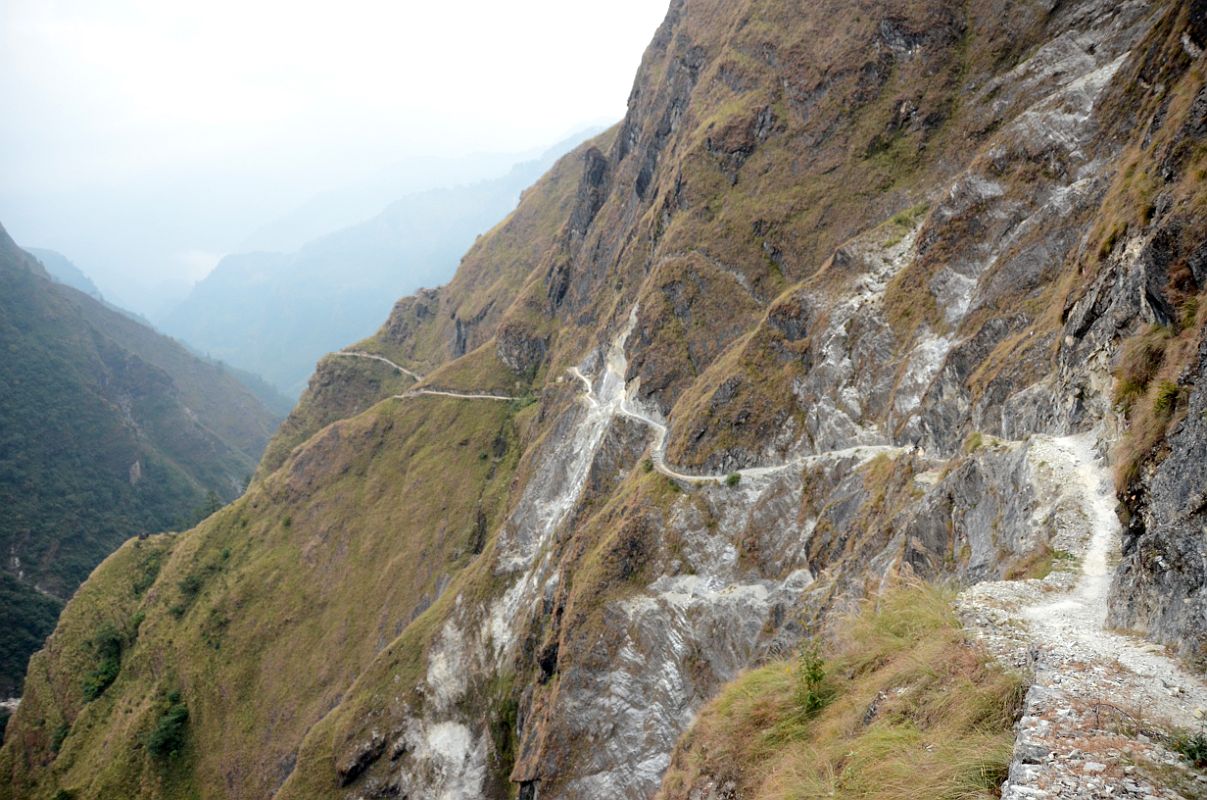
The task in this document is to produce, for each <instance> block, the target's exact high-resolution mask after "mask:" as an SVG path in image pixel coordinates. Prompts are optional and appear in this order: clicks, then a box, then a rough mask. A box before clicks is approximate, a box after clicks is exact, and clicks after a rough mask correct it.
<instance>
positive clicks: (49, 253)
mask: <svg viewBox="0 0 1207 800" xmlns="http://www.w3.org/2000/svg"><path fill="white" fill-rule="evenodd" d="M25 252H27V253H29V254H30V255H32V256H33V257H34V258H36V259H38V261H40V262H41V263H42V266H43V267H45V268H46V271H47V272H49V273H50V277H52V278H54V279H55V280H56V281H58V282H59V283H61V284H64V285H65V286H70V287H71V288H72V289H78V290H79V291H81V292H83V293H84V294H86V295H89V296H91V297H94V298H96V299H97V300H104V296H103V295H101V290H100V289H98V288H97V287H96V284H95V283H93V282H92V279H91V278H89V277H88V276H87V275H86V274H84V271H83V270H82V269H80V268H79V267H77V266H76V265H75V264H74V263H72V262H71V260H70V259H68V258H67V256H65V255H63V254H62V253H60V252H58V251H57V250H47V249H45V248H41V247H27V248H25Z"/></svg>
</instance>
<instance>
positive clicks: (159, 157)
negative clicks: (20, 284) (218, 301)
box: [0, 0, 668, 299]
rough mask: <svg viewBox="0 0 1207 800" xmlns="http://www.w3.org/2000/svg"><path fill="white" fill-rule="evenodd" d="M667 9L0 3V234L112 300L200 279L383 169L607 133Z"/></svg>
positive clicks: (562, 1)
mask: <svg viewBox="0 0 1207 800" xmlns="http://www.w3.org/2000/svg"><path fill="white" fill-rule="evenodd" d="M667 5H668V0H608V2H598V1H596V2H590V3H588V2H581V1H580V0H509V1H508V2H499V0H462V1H461V2H449V1H447V0H446V1H445V2H436V1H435V0H432V1H430V2H414V1H413V0H394V1H393V2H390V1H388V0H340V2H325V3H317V2H307V1H306V0H207V2H189V3H185V2H177V1H176V0H103V2H98V0H0V108H3V109H4V124H3V126H0V174H2V175H3V180H2V181H0V223H3V224H4V225H5V227H6V228H8V230H9V233H10V234H12V235H13V237H14V238H15V239H17V241H18V242H19V243H21V244H24V245H27V246H40V247H49V248H53V249H58V250H61V251H63V252H64V253H65V254H66V255H68V257H70V258H72V259H73V260H75V261H77V263H79V264H80V266H82V267H84V268H85V269H86V270H89V271H92V272H93V273H95V275H94V277H95V278H96V279H97V280H98V282H99V283H100V284H101V288H102V290H106V289H107V290H108V291H109V293H110V294H117V295H119V296H120V295H122V294H123V293H125V294H128V295H129V296H131V297H133V296H134V295H137V294H138V293H139V291H140V289H139V288H138V286H136V284H147V283H150V282H154V281H156V280H161V279H167V278H176V279H184V278H187V279H188V280H195V279H196V278H198V277H199V276H200V275H202V274H204V272H205V270H206V269H207V268H208V267H209V266H210V265H211V264H212V261H213V258H214V257H216V255H217V254H220V253H221V252H222V251H224V250H226V249H229V248H232V247H234V246H235V244H236V243H237V242H239V241H240V240H241V239H243V238H244V237H246V236H248V235H249V234H251V233H252V232H253V231H254V230H256V229H257V228H259V227H260V226H262V225H264V224H265V223H267V222H270V221H271V220H272V219H273V218H274V217H276V216H278V215H280V214H282V213H285V212H286V211H288V210H289V209H290V208H291V207H293V206H296V205H298V204H299V203H300V202H302V201H304V200H305V199H307V197H308V196H310V195H313V194H315V193H317V192H318V191H321V190H324V189H328V188H332V187H338V186H341V185H347V184H348V183H349V182H353V181H355V180H357V179H359V178H361V177H363V176H365V175H368V174H371V173H373V171H374V170H376V169H379V168H380V167H382V166H385V165H387V164H391V163H396V162H399V161H405V160H408V159H413V158H414V157H417V156H419V157H427V156H458V155H463V154H470V153H475V152H483V151H489V152H513V151H515V152H519V151H530V150H532V149H534V148H540V147H543V146H546V145H549V144H552V143H553V142H555V141H556V140H558V139H559V138H562V137H564V136H566V135H568V134H569V133H571V132H572V131H574V130H576V129H578V128H581V127H583V126H585V125H588V124H591V123H600V122H611V121H615V120H618V119H619V118H620V117H621V116H622V115H623V113H624V109H625V101H626V100H627V98H628V92H629V89H630V87H631V85H632V81H633V76H634V74H635V71H636V69H637V66H638V64H639V63H640V59H641V54H642V52H643V51H644V49H645V46H646V45H647V44H648V42H649V41H650V39H651V37H652V35H653V33H654V30H655V29H656V27H657V25H658V24H659V23H660V22H661V20H662V17H663V16H664V15H665V12H666V7H667ZM123 284H129V285H128V286H125V285H123ZM144 288H145V287H144ZM119 299H120V298H119Z"/></svg>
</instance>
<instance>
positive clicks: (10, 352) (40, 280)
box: [0, 232, 276, 693]
mask: <svg viewBox="0 0 1207 800" xmlns="http://www.w3.org/2000/svg"><path fill="white" fill-rule="evenodd" d="M0 349H2V350H3V352H4V353H5V357H4V359H3V360H0V505H2V506H3V507H4V509H5V513H4V514H3V516H2V518H0V548H2V549H3V552H4V553H5V561H4V570H5V574H6V581H5V592H4V595H3V596H4V605H3V608H2V609H0V619H3V620H4V624H3V625H0V631H3V633H0V649H2V650H3V652H4V654H5V659H6V660H5V664H4V670H3V674H2V675H0V691H3V692H6V693H12V692H15V691H17V689H18V687H19V685H20V679H21V675H22V674H23V672H24V659H25V658H27V657H28V655H29V653H30V652H32V649H33V648H34V647H35V646H36V645H37V644H38V643H39V642H40V640H41V637H43V636H45V634H46V633H48V632H49V630H50V625H47V624H46V623H47V622H48V621H50V622H51V623H53V618H48V615H47V614H46V611H45V609H46V608H47V603H52V604H53V603H61V602H62V601H64V600H66V599H67V598H68V597H70V596H71V593H72V592H73V591H74V590H75V588H76V586H78V585H79V584H80V583H81V582H82V581H83V580H84V579H85V578H86V577H87V576H88V573H89V572H91V571H92V569H93V567H95V566H96V564H97V563H99V562H100V561H101V559H103V558H104V557H105V556H106V555H108V554H109V553H110V552H112V551H113V549H114V548H116V547H117V546H118V545H119V544H120V543H121V542H122V541H124V540H125V539H127V538H129V537H130V536H134V535H138V534H146V533H154V532H157V531H161V530H166V529H170V528H180V527H187V526H189V525H191V524H192V523H194V522H195V521H196V520H197V519H198V517H199V516H200V515H202V514H203V513H205V512H206V511H207V510H209V509H210V508H211V507H213V506H216V505H217V504H218V503H220V502H225V501H228V500H231V499H233V498H234V497H237V496H238V495H239V493H240V492H241V491H242V488H243V484H244V483H245V481H246V480H247V478H248V476H249V475H250V474H251V472H252V470H253V469H254V465H255V463H256V459H257V458H258V456H259V453H260V452H261V451H262V450H263V448H264V446H265V444H266V442H267V439H268V436H269V435H270V434H271V433H272V431H273V429H274V427H275V422H276V419H275V418H274V416H273V414H272V413H271V412H269V411H268V410H266V409H265V408H264V407H263V405H261V404H260V402H259V401H258V400H256V398H255V397H254V396H252V394H251V393H250V392H249V391H247V390H246V389H244V388H243V387H242V386H241V385H240V384H239V383H238V382H237V381H236V380H235V379H234V378H233V377H232V376H231V375H229V374H227V373H226V372H225V371H224V369H223V368H222V367H220V366H216V365H212V364H209V363H206V362H202V361H200V360H199V359H197V358H195V357H193V356H192V355H190V354H189V353H188V352H187V351H186V350H185V349H184V348H182V347H181V346H180V345H179V344H177V343H176V342H174V341H172V340H170V339H167V338H166V337H163V336H161V335H159V334H157V333H155V332H154V331H152V330H150V329H149V328H146V327H145V326H142V325H140V324H139V323H137V322H135V321H133V320H132V319H130V318H128V317H126V316H124V315H122V314H120V313H118V312H116V311H113V310H112V309H110V308H108V307H106V306H104V305H102V304H101V303H100V302H98V301H96V300H95V299H93V298H91V297H89V296H87V295H85V294H83V293H81V292H78V291H76V290H74V289H71V288H69V287H66V286H62V285H60V284H57V283H53V282H52V281H51V280H50V279H49V277H48V276H47V274H46V273H45V272H44V271H43V270H42V268H41V266H40V265H39V264H38V263H37V262H36V261H34V259H33V258H31V257H30V256H28V255H27V254H25V253H24V252H22V251H21V250H19V249H18V248H17V247H16V246H15V245H14V244H13V243H12V241H11V240H10V239H8V237H7V235H6V234H3V233H2V232H0ZM13 579H15V580H13Z"/></svg>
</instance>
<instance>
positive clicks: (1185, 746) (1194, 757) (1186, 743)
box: [1172, 729, 1207, 769]
mask: <svg viewBox="0 0 1207 800" xmlns="http://www.w3.org/2000/svg"><path fill="white" fill-rule="evenodd" d="M1172 744H1173V749H1174V752H1176V753H1178V754H1179V755H1181V756H1182V758H1184V759H1186V760H1187V761H1189V762H1190V763H1191V764H1193V765H1194V766H1196V767H1198V768H1199V769H1207V729H1204V730H1201V731H1199V732H1198V733H1187V734H1182V735H1181V736H1175V737H1174V739H1173V742H1172Z"/></svg>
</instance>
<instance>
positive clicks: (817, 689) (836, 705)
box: [658, 585, 1027, 800]
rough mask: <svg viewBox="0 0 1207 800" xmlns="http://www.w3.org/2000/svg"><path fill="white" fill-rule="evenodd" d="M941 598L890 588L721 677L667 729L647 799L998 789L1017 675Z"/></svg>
mask: <svg viewBox="0 0 1207 800" xmlns="http://www.w3.org/2000/svg"><path fill="white" fill-rule="evenodd" d="M953 601H954V593H951V592H946V591H943V590H941V589H936V588H933V587H927V586H921V585H917V586H910V587H905V588H898V589H892V590H890V591H889V592H887V593H886V594H885V595H883V596H882V597H879V598H875V599H873V600H869V601H868V602H867V604H866V605H865V607H864V608H863V610H862V611H861V612H860V613H859V614H857V615H855V616H853V617H852V618H851V619H849V620H847V621H846V622H845V624H843V625H842V626H841V628H842V629H843V630H845V631H846V637H845V640H844V641H843V642H841V643H840V644H838V645H837V646H835V647H834V648H833V652H830V653H825V654H823V653H822V652H821V649H820V648H819V647H818V646H817V645H806V646H804V647H803V648H802V649H801V651H800V654H799V656H798V657H797V658H796V660H794V661H784V662H779V663H775V664H771V665H769V666H766V667H762V668H760V669H757V670H753V671H751V672H748V673H746V674H745V675H743V676H741V677H740V678H738V679H737V680H736V681H734V682H733V683H732V684H730V685H729V686H726V687H725V688H724V690H723V691H722V692H721V693H720V695H719V696H718V697H717V699H716V700H714V701H713V702H712V703H710V704H709V705H708V707H707V708H705V709H704V711H703V712H702V713H701V714H700V717H699V718H698V719H697V720H696V722H695V724H694V725H693V727H692V730H691V732H690V733H688V734H687V735H686V736H685V737H684V738H683V740H682V741H681V742H680V743H679V746H678V748H677V750H676V752H675V756H674V759H673V761H672V763H671V767H670V769H669V770H668V771H667V774H666V777H665V779H664V781H663V788H662V791H661V793H660V794H659V796H658V797H659V800H686V798H689V797H697V796H701V795H700V794H699V793H701V792H704V793H707V792H708V791H709V789H711V790H712V791H714V792H717V791H721V792H724V791H728V792H729V793H730V796H734V797H742V798H746V799H747V800H771V799H772V798H776V800H789V798H792V799H793V800H795V799H798V798H799V800H805V798H821V797H830V798H835V800H856V799H857V798H858V800H909V798H921V797H925V798H927V800H973V798H984V800H989V798H993V797H997V796H998V794H997V792H998V788H999V787H1000V786H1001V783H1002V781H1003V780H1005V777H1006V770H1007V768H1008V767H1009V765H1010V757H1011V754H1012V752H1013V750H1014V723H1015V721H1016V719H1017V717H1018V714H1019V713H1020V712H1021V710H1022V702H1023V696H1024V694H1025V692H1026V687H1027V683H1026V682H1025V680H1024V678H1023V676H1019V675H1010V674H1006V673H1004V672H1002V671H1001V669H1000V668H999V667H997V666H996V664H995V662H994V661H993V658H992V657H991V656H990V655H989V654H988V653H985V652H982V651H981V650H979V649H978V648H977V647H976V646H975V645H973V644H971V643H970V642H968V641H967V640H966V639H965V634H964V631H963V628H962V627H961V626H960V622H959V620H958V619H957V618H956V615H955V611H954V608H953ZM703 796H710V795H708V794H704V795H703ZM711 796H715V795H711Z"/></svg>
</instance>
